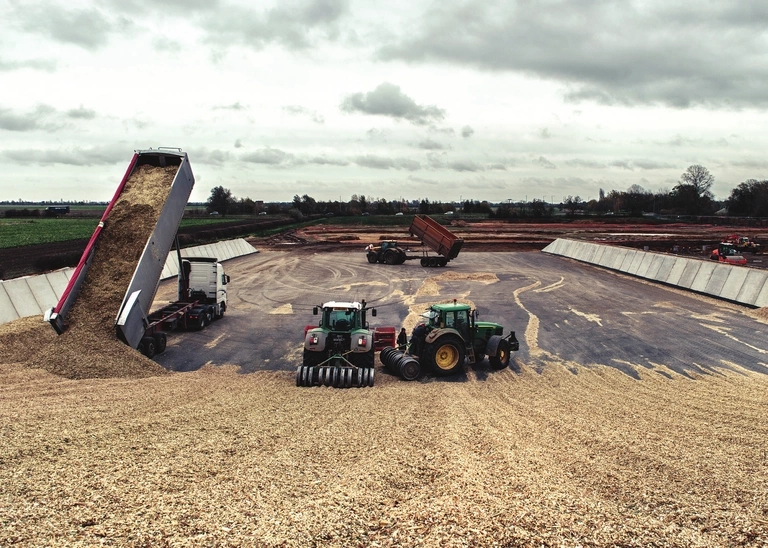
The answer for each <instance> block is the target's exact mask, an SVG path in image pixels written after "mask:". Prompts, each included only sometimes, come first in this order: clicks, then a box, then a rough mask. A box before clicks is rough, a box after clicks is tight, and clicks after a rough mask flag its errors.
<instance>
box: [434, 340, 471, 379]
mask: <svg viewBox="0 0 768 548" xmlns="http://www.w3.org/2000/svg"><path fill="white" fill-rule="evenodd" d="M424 354H425V356H426V358H427V362H428V363H429V365H430V366H431V367H432V370H433V371H434V372H435V374H437V375H440V376H445V375H455V374H456V373H459V372H461V370H462V368H463V367H464V360H465V358H466V351H465V349H464V342H463V341H462V340H461V339H460V338H459V337H456V336H455V335H443V336H442V337H440V338H439V339H437V340H436V341H435V342H433V343H430V344H428V345H427V346H426V348H425V349H424Z"/></svg>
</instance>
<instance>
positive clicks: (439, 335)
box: [379, 300, 520, 381]
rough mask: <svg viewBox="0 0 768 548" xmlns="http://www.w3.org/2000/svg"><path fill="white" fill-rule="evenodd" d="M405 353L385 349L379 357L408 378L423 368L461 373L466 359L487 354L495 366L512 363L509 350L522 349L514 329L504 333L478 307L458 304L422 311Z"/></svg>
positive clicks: (477, 359) (478, 359)
mask: <svg viewBox="0 0 768 548" xmlns="http://www.w3.org/2000/svg"><path fill="white" fill-rule="evenodd" d="M422 316H423V317H424V318H425V319H426V321H424V322H421V323H419V324H418V325H417V326H416V327H415V328H414V329H413V333H412V335H411V339H410V342H409V344H408V348H407V350H406V351H405V352H403V351H400V350H397V349H395V348H393V347H386V348H384V349H382V351H381V353H380V354H379V359H380V360H381V363H382V364H384V367H386V369H387V370H388V371H389V372H390V373H393V374H395V375H399V376H400V377H402V378H403V379H405V380H409V381H411V380H415V379H417V378H418V377H419V376H420V375H421V373H422V368H423V367H427V368H429V369H430V370H431V371H432V372H433V373H434V374H435V375H438V376H446V375H455V374H457V373H460V372H461V371H462V369H463V367H464V363H465V361H466V360H469V362H470V363H480V362H482V361H483V359H485V356H488V363H489V364H490V366H491V368H492V369H496V370H499V369H503V368H505V367H507V366H508V365H509V361H510V352H512V351H517V350H519V349H520V343H519V342H518V340H517V338H516V337H515V332H514V331H511V332H510V333H509V335H507V336H504V328H503V327H502V326H501V325H499V324H497V323H493V322H481V321H478V320H477V317H478V315H477V310H472V309H471V307H470V306H469V305H466V304H461V303H457V302H456V301H455V300H454V302H453V303H449V304H433V305H432V306H431V307H430V308H429V310H428V311H427V312H425V313H424V314H422Z"/></svg>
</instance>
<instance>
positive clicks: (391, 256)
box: [384, 249, 397, 264]
mask: <svg viewBox="0 0 768 548" xmlns="http://www.w3.org/2000/svg"><path fill="white" fill-rule="evenodd" d="M384 262H385V263H387V264H397V251H395V250H394V249H387V250H386V251H385V252H384Z"/></svg>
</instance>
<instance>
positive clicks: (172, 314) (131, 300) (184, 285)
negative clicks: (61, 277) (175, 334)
mask: <svg viewBox="0 0 768 548" xmlns="http://www.w3.org/2000/svg"><path fill="white" fill-rule="evenodd" d="M179 264H180V265H181V267H180V268H179V273H178V278H177V279H178V293H177V300H176V301H174V302H171V303H169V304H167V305H165V306H163V307H162V308H159V309H157V310H155V311H153V312H151V313H149V314H146V316H145V317H143V318H141V320H142V325H143V332H142V331H141V327H137V328H136V329H133V328H132V327H131V326H130V322H131V321H132V319H133V320H137V319H139V317H140V314H138V313H134V314H133V317H132V316H131V311H133V310H134V306H135V304H136V302H137V301H138V298H139V296H140V292H138V291H136V292H134V293H132V294H131V295H130V296H129V297H128V298H127V300H126V301H125V302H124V304H123V307H122V308H121V313H120V315H119V317H118V320H117V323H116V325H115V328H116V332H117V336H118V338H120V340H122V341H123V342H124V343H126V344H128V345H130V346H133V347H134V348H136V349H137V350H138V351H139V352H141V353H142V354H144V355H145V356H147V357H148V358H152V357H154V355H155V354H160V353H162V352H164V351H165V346H166V342H167V335H166V333H168V332H170V331H174V330H176V329H185V330H192V329H196V330H200V329H204V328H205V327H206V326H208V325H209V324H210V323H211V322H213V321H214V320H218V319H220V318H222V317H224V312H225V311H226V310H227V287H226V286H227V284H228V283H229V281H230V278H229V276H228V275H227V274H225V272H224V267H223V266H222V264H221V263H220V262H218V260H217V259H215V258H212V257H185V258H181V257H179ZM135 333H139V334H141V336H140V337H139V336H138V335H136V334H135ZM136 339H138V343H137V342H136Z"/></svg>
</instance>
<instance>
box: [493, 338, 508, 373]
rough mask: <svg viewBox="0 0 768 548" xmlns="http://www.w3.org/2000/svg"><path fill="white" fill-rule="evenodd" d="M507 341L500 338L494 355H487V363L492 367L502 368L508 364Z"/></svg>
mask: <svg viewBox="0 0 768 548" xmlns="http://www.w3.org/2000/svg"><path fill="white" fill-rule="evenodd" d="M509 358H510V354H509V341H507V340H506V339H501V340H500V341H499V347H498V348H497V349H496V355H495V356H489V357H488V363H489V364H490V365H491V367H492V368H493V369H504V368H505V367H507V366H508V365H509Z"/></svg>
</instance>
